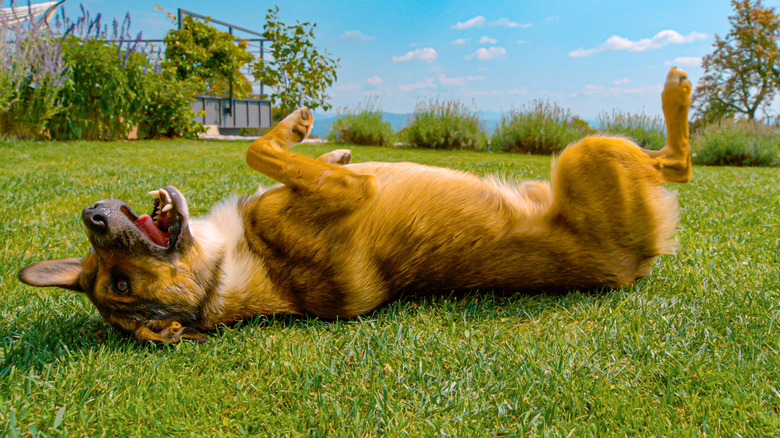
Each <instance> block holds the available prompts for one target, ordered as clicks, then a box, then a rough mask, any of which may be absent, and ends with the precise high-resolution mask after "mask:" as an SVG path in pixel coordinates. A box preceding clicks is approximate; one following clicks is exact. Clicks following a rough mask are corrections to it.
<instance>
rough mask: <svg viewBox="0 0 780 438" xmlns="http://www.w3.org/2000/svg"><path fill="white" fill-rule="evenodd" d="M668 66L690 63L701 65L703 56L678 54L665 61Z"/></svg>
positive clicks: (695, 65) (691, 64)
mask: <svg viewBox="0 0 780 438" xmlns="http://www.w3.org/2000/svg"><path fill="white" fill-rule="evenodd" d="M664 65H666V66H673V65H690V66H694V67H701V57H699V56H678V57H677V58H674V59H673V60H671V61H666V62H664Z"/></svg>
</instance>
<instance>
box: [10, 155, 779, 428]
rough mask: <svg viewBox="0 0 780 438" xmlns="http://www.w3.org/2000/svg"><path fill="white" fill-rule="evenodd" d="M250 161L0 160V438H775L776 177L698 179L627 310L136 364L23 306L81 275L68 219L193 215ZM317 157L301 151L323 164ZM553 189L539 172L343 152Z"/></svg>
mask: <svg viewBox="0 0 780 438" xmlns="http://www.w3.org/2000/svg"><path fill="white" fill-rule="evenodd" d="M246 146H247V145H246V144H245V143H230V142H224V143H220V142H213V143H204V142H187V141H176V142H116V143H104V144H100V143H12V144H7V143H6V144H2V143H0V175H2V176H0V189H2V190H0V196H1V197H2V202H1V203H0V218H2V221H0V236H2V238H0V245H2V246H0V251H1V252H0V254H2V259H0V296H1V297H2V300H1V301H0V346H1V347H2V348H0V434H3V435H11V436H13V435H16V434H21V435H37V434H38V432H39V431H40V432H43V433H45V434H46V435H55V436H60V435H74V436H99V435H109V436H225V435H243V434H248V435H259V436H263V435H277V436H294V435H317V436H324V435H327V436H342V435H346V436H377V435H382V434H386V435H389V436H444V435H457V436H493V435H513V436H514V435H542V434H544V435H569V434H573V435H575V436H579V435H599V436H601V435H655V436H680V435H703V434H707V435H727V436H730V435H743V436H761V435H775V434H777V432H778V430H780V414H779V413H778V410H780V356H778V350H780V304H779V303H780V292H779V290H780V279H779V278H778V277H779V273H778V272H779V270H778V261H779V260H778V259H779V258H780V256H779V255H778V247H780V223H779V221H778V217H780V215H778V209H779V208H780V205H779V204H780V189H778V187H777V181H780V170H778V169H773V168H761V169H757V168H731V167H718V168H710V167H696V168H694V179H693V182H692V183H691V184H688V185H681V186H673V187H674V188H675V189H676V190H678V191H679V197H680V204H681V207H682V212H681V228H680V230H679V238H680V242H681V249H680V251H679V252H678V254H677V255H676V256H666V257H662V258H660V259H659V260H658V261H657V262H656V263H655V264H654V269H653V270H652V272H651V273H650V275H649V276H648V277H646V278H644V279H641V280H639V281H638V282H637V283H636V284H635V285H633V286H632V287H629V288H625V289H621V290H604V291H570V292H567V293H562V294H545V293H534V294H527V293H526V294H521V293H517V294H496V293H493V292H490V291H487V292H480V291H472V292H470V293H466V294H461V295H449V296H443V297H428V298H418V299H408V300H404V301H401V302H397V303H394V304H391V305H389V306H387V307H385V308H383V309H380V310H378V311H376V312H374V313H372V314H370V315H367V316H365V317H363V318H360V319H356V320H350V321H338V322H334V323H326V322H321V321H318V320H314V319H307V318H294V317H275V318H267V319H266V318H256V319H255V320H252V321H247V322H243V323H240V324H237V325H235V326H231V327H222V328H220V329H219V330H217V331H215V332H212V333H211V334H210V336H209V340H208V342H206V343H204V344H193V343H184V344H180V345H175V346H162V347H157V346H148V345H139V344H137V343H135V342H133V341H132V340H130V339H127V338H124V337H122V336H120V335H119V334H118V333H117V332H116V331H115V330H113V329H112V328H111V327H109V326H108V325H107V324H106V323H105V322H104V321H103V320H102V319H101V318H100V316H99V315H98V314H97V312H96V311H95V309H94V308H93V306H92V305H91V304H90V303H89V302H88V300H87V299H86V298H85V297H84V296H81V295H78V294H75V293H72V292H68V291H63V290H38V289H34V288H31V287H28V286H26V285H22V284H20V283H19V282H18V280H17V279H16V272H17V271H18V270H19V269H20V268H21V267H22V266H24V265H26V264H28V263H31V262H34V261H37V260H40V259H42V258H53V257H69V256H74V255H79V254H84V253H85V252H86V251H87V248H88V244H87V240H86V237H85V236H84V233H83V230H82V226H81V224H80V220H79V216H80V212H81V209H82V208H83V207H84V206H85V205H87V204H88V203H91V202H94V201H96V200H98V199H102V198H106V197H109V196H110V197H118V198H121V199H124V200H126V201H127V202H128V203H129V204H130V205H131V206H134V207H136V209H140V210H142V211H145V210H146V207H147V206H148V205H149V200H148V199H147V195H145V193H146V192H147V191H148V190H150V189H153V188H157V187H159V186H164V185H167V184H170V183H173V184H175V185H176V186H177V187H179V188H180V189H181V190H182V191H183V192H184V193H185V194H186V195H187V196H188V197H189V201H190V211H191V213H192V214H194V215H198V214H203V213H205V212H206V211H207V210H208V208H209V205H210V204H211V203H213V202H214V201H216V200H218V199H220V198H222V197H224V196H227V195H229V194H231V193H248V192H251V191H253V190H254V189H255V188H256V186H257V185H258V184H260V183H264V184H267V183H269V181H268V180H267V179H266V178H264V177H261V176H259V175H257V174H255V173H253V172H251V171H250V170H249V169H248V167H247V166H246V165H245V164H244V163H243V156H244V153H245V148H246ZM328 149H329V147H328V146H327V145H325V146H316V147H314V146H308V147H301V148H300V149H299V151H300V152H302V153H306V154H308V155H313V156H317V155H318V154H321V153H323V152H326V151H327V150H328ZM353 153H354V157H355V160H357V161H363V160H388V161H390V160H393V161H398V160H412V161H418V162H422V163H427V164H434V165H444V166H451V167H456V168H460V169H465V170H472V171H474V172H477V173H480V174H485V173H492V172H498V173H503V174H507V175H516V176H518V177H520V178H547V177H548V175H549V162H550V159H549V157H537V156H521V155H512V154H503V153H493V154H489V153H478V152H469V151H446V152H445V151H434V150H414V149H405V148H397V149H396V148H376V147H356V148H354V149H353Z"/></svg>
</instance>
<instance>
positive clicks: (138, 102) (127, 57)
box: [50, 36, 154, 140]
mask: <svg viewBox="0 0 780 438" xmlns="http://www.w3.org/2000/svg"><path fill="white" fill-rule="evenodd" d="M62 55H63V59H64V61H65V63H66V64H67V65H68V67H69V68H70V74H69V80H68V82H67V83H66V85H65V86H64V87H63V88H62V91H61V98H62V104H63V106H64V107H65V110H64V111H61V112H60V113H59V114H57V115H56V116H55V117H54V118H53V119H52V121H51V124H50V132H51V135H52V136H53V137H55V138H57V139H63V140H72V139H84V140H115V139H118V138H125V137H126V136H127V133H128V132H129V131H130V129H131V128H132V127H133V126H136V125H137V124H138V123H139V122H140V121H141V115H142V114H143V110H144V107H145V104H146V102H147V93H148V90H147V89H146V87H145V85H146V78H145V76H146V75H147V74H154V73H153V72H152V71H151V68H150V66H149V63H148V58H147V56H146V55H144V54H142V53H129V52H120V50H119V47H117V45H116V44H114V43H109V42H106V41H102V40H98V39H89V40H86V41H82V40H81V39H79V38H76V37H73V36H70V37H68V38H67V39H66V40H65V41H63V42H62Z"/></svg>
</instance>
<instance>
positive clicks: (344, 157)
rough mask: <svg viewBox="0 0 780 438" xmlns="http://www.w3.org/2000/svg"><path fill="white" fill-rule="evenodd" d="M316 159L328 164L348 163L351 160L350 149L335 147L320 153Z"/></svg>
mask: <svg viewBox="0 0 780 438" xmlns="http://www.w3.org/2000/svg"><path fill="white" fill-rule="evenodd" d="M317 159H318V160H320V161H324V162H326V163H330V164H349V162H350V161H352V151H350V150H349V149H336V150H335V151H330V152H328V153H327V154H322V155H320V156H319V157H317Z"/></svg>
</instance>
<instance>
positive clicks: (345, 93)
mask: <svg viewBox="0 0 780 438" xmlns="http://www.w3.org/2000/svg"><path fill="white" fill-rule="evenodd" d="M66 4H67V5H68V10H69V13H70V15H71V16H72V17H73V16H75V15H76V14H75V11H76V10H77V8H78V6H79V4H80V3H79V2H75V1H73V0H68V1H67V3H66ZM83 4H84V5H85V6H86V7H87V9H89V10H90V11H92V12H93V13H97V12H102V13H103V14H104V16H105V17H117V18H121V17H122V16H124V13H125V12H127V11H129V12H130V13H131V16H132V18H133V27H132V31H133V32H138V31H143V33H144V36H145V37H147V38H162V36H163V35H164V34H165V32H166V31H167V30H168V29H169V28H170V26H171V24H170V21H169V20H168V19H167V18H166V17H165V15H164V14H163V13H161V12H159V11H157V10H156V9H155V7H154V4H157V5H160V6H162V7H163V8H164V9H165V10H167V11H170V12H173V13H175V12H176V9H177V8H180V7H181V8H184V9H188V10H191V11H193V12H197V13H199V14H203V15H210V16H212V17H213V18H214V19H218V20H222V21H227V22H230V23H233V24H235V25H238V26H242V27H246V28H249V29H256V30H260V31H262V28H263V23H264V17H265V13H266V10H267V9H268V8H269V7H271V6H273V4H274V3H266V2H257V1H245V0H234V1H214V0H209V1H205V0H204V1H201V0H188V1H171V0H152V1H148V0H135V1H117V0H89V1H84V2H83ZM764 4H765V5H767V6H773V7H778V6H780V0H765V1H764ZM278 5H279V7H280V17H281V19H282V21H284V22H286V23H293V22H295V21H310V22H315V23H317V41H316V43H317V45H318V46H320V47H322V48H326V49H328V51H329V52H331V53H332V54H333V55H334V56H335V57H337V58H340V61H339V64H340V67H339V70H338V81H337V83H336V84H335V85H334V86H333V87H332V88H331V89H330V95H331V96H332V98H331V103H332V104H333V106H334V108H343V107H345V106H351V105H355V104H358V103H360V102H363V101H364V100H365V99H366V98H367V97H368V96H377V98H378V102H379V104H380V105H381V107H382V109H384V110H385V111H388V112H395V113H407V112H412V111H413V109H414V106H415V103H416V102H418V101H420V100H423V99H428V98H440V99H451V98H455V99H459V100H461V101H462V102H464V103H467V104H471V103H472V102H473V104H474V106H475V107H476V109H478V110H481V111H485V112H488V111H506V110H509V109H512V108H519V107H520V106H522V105H524V104H527V103H528V102H529V101H531V100H532V99H550V100H553V101H556V102H558V103H559V104H561V105H562V106H564V107H566V108H569V109H571V110H572V112H573V113H574V114H577V115H579V116H581V117H583V118H586V119H595V118H596V116H597V115H598V114H599V113H601V112H611V111H612V110H613V109H619V110H621V111H624V112H632V113H633V112H641V111H644V112H645V113H647V114H651V115H654V114H660V111H661V110H660V90H661V84H662V83H663V79H664V77H665V75H666V71H667V70H668V69H669V67H670V66H671V65H677V66H679V67H681V68H684V69H686V70H687V71H688V73H689V74H690V76H691V78H692V79H693V80H694V82H695V81H697V80H698V78H699V77H700V76H701V74H702V70H701V68H700V59H701V57H702V56H704V55H706V54H708V53H710V52H711V51H712V43H713V41H714V36H715V34H718V35H721V36H723V35H725V34H726V33H727V32H728V31H729V26H730V25H729V22H728V16H729V15H731V14H732V12H733V11H732V8H731V3H730V1H727V0H690V1H689V0H675V1H671V0H622V1H621V0H613V1H606V0H605V1H597V0H580V1H555V0H538V1H537V0H532V1H527V0H522V1H520V0H515V1H488V0H486V1H453V2H426V1H407V0H396V1H392V2H390V1H375V0H339V1H317V0H309V1H297V0H296V1H280V2H279V3H278Z"/></svg>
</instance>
